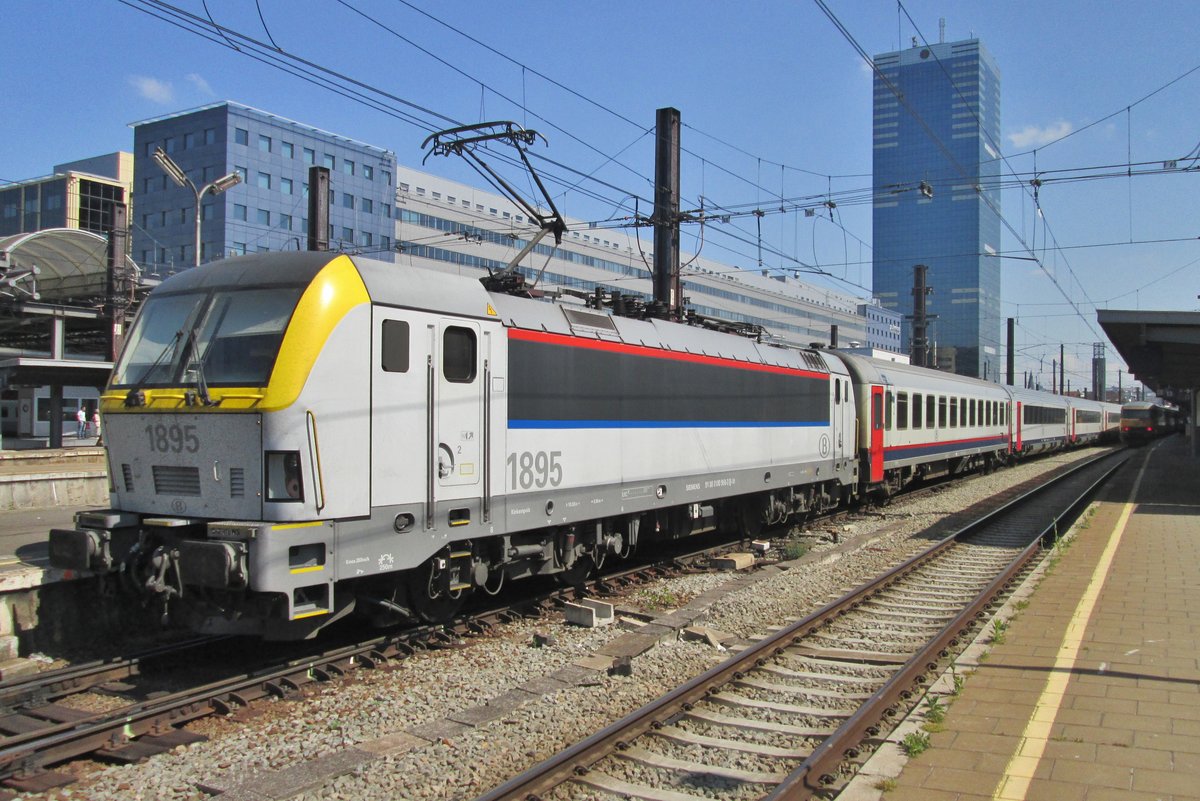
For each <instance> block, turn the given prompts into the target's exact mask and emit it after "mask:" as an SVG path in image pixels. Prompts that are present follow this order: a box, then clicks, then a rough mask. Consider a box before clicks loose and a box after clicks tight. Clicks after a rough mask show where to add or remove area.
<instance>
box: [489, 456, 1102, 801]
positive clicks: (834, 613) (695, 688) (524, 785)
mask: <svg viewBox="0 0 1200 801" xmlns="http://www.w3.org/2000/svg"><path fill="white" fill-rule="evenodd" d="M1111 456H1112V453H1106V454H1102V455H1100V456H1098V457H1096V458H1095V459H1090V460H1088V461H1086V462H1083V463H1081V464H1079V465H1075V466H1073V467H1072V468H1071V469H1069V470H1067V471H1064V472H1063V473H1061V474H1059V475H1058V476H1056V477H1054V478H1053V479H1051V480H1050V481H1048V482H1046V483H1044V484H1041V485H1039V486H1038V487H1035V488H1034V489H1032V490H1030V491H1028V492H1025V493H1022V494H1021V495H1019V496H1017V497H1016V498H1013V499H1012V500H1010V501H1008V502H1007V503H1005V504H1003V505H1002V506H1000V507H998V508H997V509H994V510H992V511H990V512H988V513H987V514H985V515H983V516H982V517H980V518H979V519H977V520H975V521H973V522H971V523H969V524H967V525H966V526H964V527H963V528H961V529H959V530H958V531H956V532H953V533H951V534H950V535H948V536H947V537H945V538H944V539H942V540H940V541H939V542H937V543H934V544H933V545H931V546H930V547H929V548H927V549H926V550H925V551H922V552H921V553H919V554H916V555H914V556H912V557H910V558H909V559H907V560H906V561H905V562H903V563H901V564H900V565H898V566H896V567H894V568H892V569H891V570H889V571H887V572H885V573H884V574H882V575H880V576H878V577H876V578H875V579H873V580H871V581H869V582H867V583H865V584H863V585H861V586H859V587H857V588H855V589H854V590H851V591H850V592H849V593H848V594H846V595H845V596H843V597H842V598H839V599H836V600H834V601H831V602H830V603H828V604H826V605H825V606H823V607H822V608H821V609H819V610H817V611H816V612H813V613H812V614H810V615H808V616H807V617H805V618H804V619H802V620H800V621H798V622H796V623H794V624H792V625H791V626H788V627H785V628H783V629H781V630H780V631H778V632H776V633H774V634H772V635H770V636H768V637H766V638H764V639H762V640H760V641H759V642H758V643H756V644H755V645H754V646H752V647H750V648H747V649H746V650H744V651H742V652H741V653H739V654H736V655H734V656H732V657H730V658H729V659H728V660H726V661H725V662H723V663H721V664H719V665H717V666H715V667H713V668H711V669H710V670H708V671H706V672H705V673H703V674H701V675H699V676H697V677H695V678H693V679H691V680H690V681H688V682H686V683H685V684H683V685H681V686H679V687H677V688H676V689H674V690H672V691H671V692H669V693H667V694H666V695H664V696H662V697H661V698H659V699H658V700H656V701H653V702H651V703H650V704H647V705H646V706H643V707H642V708H641V709H638V710H635V711H634V712H632V713H630V714H629V715H627V716H626V717H624V718H622V719H621V720H619V721H617V722H616V723H614V724H612V725H611V726H608V727H606V728H604V729H603V730H601V731H599V732H596V733H595V734H593V735H591V736H590V737H588V738H586V739H584V740H582V741H580V742H578V743H576V744H575V745H572V746H570V747H569V748H567V749H565V750H564V751H561V752H559V753H558V754H556V755H554V756H552V757H550V758H549V759H547V760H545V761H543V762H542V763H540V764H539V765H536V766H534V767H533V768H531V769H530V770H528V771H526V772H524V773H522V774H520V775H518V776H516V777H514V778H512V779H510V780H509V781H507V782H505V783H504V784H502V785H500V786H499V787H496V788H494V789H493V790H491V791H490V792H488V793H486V794H484V795H482V796H480V797H479V798H478V799H477V801H525V800H526V799H530V798H538V797H540V796H541V794H543V793H545V792H546V791H547V790H549V789H550V788H552V787H555V786H557V785H559V784H562V783H563V782H565V781H567V780H568V779H569V778H570V777H571V776H572V775H573V774H576V773H579V772H586V771H587V770H588V768H589V766H591V765H593V764H595V763H596V762H598V761H599V760H601V759H603V758H604V757H606V756H609V755H611V754H612V753H613V752H614V751H617V750H624V748H625V747H626V746H627V745H628V744H629V743H630V742H632V741H633V740H636V739H637V738H638V737H640V736H642V735H644V734H646V733H647V732H649V731H650V730H652V729H655V728H659V727H661V726H663V725H665V724H666V723H667V722H668V719H669V718H670V717H672V716H674V715H676V714H678V712H679V711H681V710H686V709H688V708H690V706H692V705H694V704H696V703H697V702H699V701H701V700H703V699H704V698H705V697H706V696H709V695H711V694H713V693H716V692H717V691H718V690H719V689H720V688H721V686H722V685H724V684H727V683H729V682H730V681H732V680H736V679H739V678H741V677H742V676H743V675H744V674H745V672H746V671H748V670H750V669H752V668H754V667H758V666H761V665H763V664H765V663H766V662H767V661H768V660H770V659H771V658H773V657H776V656H779V655H781V654H782V653H783V652H784V651H785V650H786V648H787V647H789V646H790V645H793V644H795V643H797V642H799V641H800V640H802V639H803V638H804V637H806V636H807V635H809V634H810V633H812V632H814V631H816V630H817V629H820V628H823V627H825V626H828V625H830V624H832V623H833V622H834V621H835V620H837V618H838V617H840V616H841V615H844V614H846V613H848V612H849V611H851V610H852V609H854V608H856V607H858V606H860V605H861V603H862V601H863V600H864V599H865V598H866V597H868V596H870V595H872V594H874V593H876V592H878V591H879V590H881V589H883V588H885V587H887V586H888V585H890V584H892V583H894V582H896V581H897V580H899V579H900V578H902V577H903V576H905V575H907V574H909V573H911V572H913V571H914V570H916V569H918V568H920V567H921V566H923V565H924V564H926V563H927V562H930V561H932V560H934V559H936V558H937V557H938V556H940V555H941V554H942V553H943V552H944V551H946V550H948V549H950V548H953V547H954V546H955V545H956V544H957V543H958V542H959V541H961V540H962V539H965V538H967V537H969V536H971V535H972V534H973V533H975V532H977V531H979V530H980V529H981V528H983V527H984V526H986V525H988V524H990V523H992V522H994V521H995V520H997V519H998V518H999V517H1000V516H1002V515H1004V514H1005V513H1007V512H1008V511H1010V510H1012V509H1015V507H1016V506H1017V505H1019V504H1021V503H1024V502H1025V501H1027V500H1029V499H1031V498H1033V497H1035V496H1038V495H1041V494H1043V493H1045V492H1047V491H1049V490H1050V489H1051V488H1053V487H1057V486H1060V485H1061V483H1062V482H1064V481H1066V480H1067V479H1068V478H1070V477H1072V476H1074V475H1075V474H1076V473H1078V472H1080V471H1082V470H1085V469H1088V468H1089V467H1091V466H1093V465H1095V464H1096V463H1097V462H1099V461H1101V460H1103V459H1106V458H1109V457H1111ZM1123 463H1124V460H1121V462H1120V463H1119V464H1117V465H1116V466H1114V467H1113V468H1111V469H1110V470H1108V471H1107V472H1106V473H1105V474H1104V476H1103V477H1102V478H1101V479H1100V480H1098V481H1096V482H1093V483H1092V484H1090V485H1089V488H1088V492H1092V491H1094V490H1095V488H1096V487H1098V486H1099V484H1100V483H1101V482H1102V481H1103V480H1105V479H1107V477H1108V476H1110V475H1111V474H1112V472H1113V471H1115V470H1116V469H1117V468H1118V467H1120V464H1123ZM1085 494H1087V493H1085ZM1079 503H1080V501H1079V499H1076V501H1075V502H1074V503H1072V504H1071V507H1070V508H1071V509H1074V508H1076V507H1077V506H1078V505H1079ZM1064 514H1065V513H1064ZM1061 519H1063V515H1057V516H1055V517H1054V518H1053V519H1052V520H1051V521H1050V522H1049V523H1048V524H1047V526H1046V529H1045V530H1044V531H1043V532H1042V533H1041V534H1040V535H1039V536H1038V537H1037V538H1036V539H1035V540H1034V541H1033V543H1031V545H1030V546H1029V547H1028V548H1026V549H1025V550H1024V551H1023V552H1022V554H1032V553H1035V552H1036V550H1037V549H1038V548H1040V547H1041V539H1042V537H1043V536H1045V534H1046V532H1048V531H1053V530H1055V528H1056V526H1057V525H1058V522H1059V521H1060V520H1061ZM1028 558H1031V556H1030V557H1028ZM1028 558H1026V559H1025V560H1023V561H1022V560H1021V559H1020V558H1018V560H1017V561H1021V562H1022V564H1024V562H1027V561H1028ZM1014 564H1015V563H1014ZM1019 570H1020V567H1016V568H1012V569H1011V573H1010V571H1005V575H1004V576H1002V577H998V578H997V579H996V580H995V581H993V582H992V585H990V586H989V587H988V589H987V590H985V592H984V593H982V594H981V597H982V596H987V599H988V600H985V601H984V602H983V603H981V604H978V605H976V604H972V605H971V607H972V609H973V611H972V612H971V614H970V615H965V614H963V615H960V616H959V617H958V618H956V619H955V621H954V622H952V623H951V624H950V625H949V626H947V627H946V629H945V630H944V631H943V633H942V635H940V636H938V637H936V639H935V640H934V643H933V645H931V646H927V647H926V648H924V649H922V651H921V652H920V653H918V654H917V655H916V656H914V657H913V658H912V659H910V660H909V662H908V663H907V664H906V666H905V667H904V668H902V669H901V671H900V674H901V675H897V676H896V677H894V678H893V679H892V680H891V681H889V682H888V683H887V684H885V685H884V687H883V688H881V689H880V690H879V691H878V692H877V693H875V694H874V695H873V696H872V699H871V700H869V701H867V702H866V704H867V705H869V706H870V711H868V712H864V711H862V710H861V709H860V711H859V712H858V713H856V714H855V715H853V716H851V718H850V719H849V720H847V721H846V723H845V724H843V726H842V727H839V730H838V732H840V731H841V729H843V728H848V729H849V728H850V727H851V724H853V732H854V733H853V734H851V733H849V732H848V733H847V734H845V735H841V736H839V734H838V732H834V733H833V734H832V735H830V737H831V738H835V737H836V738H837V739H835V740H833V742H832V743H830V744H829V746H828V747H825V748H822V747H821V746H818V748H817V749H816V750H814V753H813V755H812V756H810V757H809V758H808V759H807V760H805V762H804V763H802V764H801V766H800V767H798V768H797V769H796V771H794V772H793V773H792V774H789V776H788V777H787V779H785V780H784V781H785V783H786V784H787V786H788V788H789V789H788V792H789V793H791V792H795V789H794V788H797V787H805V786H806V785H805V782H807V781H808V780H809V776H810V775H816V776H818V777H822V776H826V775H831V774H827V773H824V772H822V771H827V770H829V767H828V766H829V765H830V764H835V763H839V762H840V761H841V759H842V758H843V755H844V753H845V751H846V750H848V749H849V748H850V747H851V746H849V745H847V744H848V743H849V742H850V740H851V739H853V738H855V737H857V739H853V742H854V745H857V744H858V743H859V742H861V740H862V739H863V738H862V733H864V732H868V729H869V728H871V727H873V726H877V725H878V723H879V721H880V720H881V719H882V717H883V716H885V715H886V712H887V710H888V709H890V708H891V707H893V706H894V705H895V703H896V700H895V699H896V698H899V696H900V695H901V693H911V687H912V686H913V684H914V683H916V680H917V679H918V678H920V677H922V676H923V675H924V674H925V673H926V672H928V671H929V670H930V669H931V668H930V664H934V665H936V662H937V660H935V659H931V655H933V654H937V655H939V656H940V655H941V653H942V652H943V651H944V650H945V649H946V647H947V644H948V643H949V642H950V641H952V640H954V639H955V638H957V637H958V636H961V631H962V630H963V629H965V628H966V626H965V625H964V624H965V621H969V620H970V619H972V618H974V617H975V614H976V613H977V612H978V611H979V610H980V609H982V608H983V607H984V606H986V605H987V604H988V603H989V602H990V600H991V599H992V598H994V596H995V595H996V594H998V592H999V591H1000V590H1002V589H1003V587H1004V585H1005V584H1006V583H1008V582H1009V581H1011V576H1012V575H1015V574H1016V573H1017V572H1019ZM1001 578H1003V580H1001ZM934 645H936V647H934ZM910 666H911V667H910ZM902 676H903V678H902ZM885 693H886V695H885ZM877 698H878V699H880V700H876V699H877ZM885 699H886V700H885ZM825 742H826V743H829V742H830V741H829V739H827V740H826V741H825ZM818 752H821V753H822V754H823V755H822V756H821V758H820V760H819V761H818V760H816V757H817V754H818ZM833 756H836V759H833V758H832V757H833ZM823 789H825V785H824V784H819V786H818V787H817V789H816V790H813V791H812V792H816V791H819V790H823ZM810 795H811V793H810ZM771 797H772V798H774V797H775V796H774V795H773V796H771ZM799 797H805V796H802V795H786V796H782V795H781V796H779V798H781V799H782V798H789V799H790V798H799Z"/></svg>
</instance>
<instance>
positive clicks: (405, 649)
mask: <svg viewBox="0 0 1200 801" xmlns="http://www.w3.org/2000/svg"><path fill="white" fill-rule="evenodd" d="M944 488H945V485H940V486H939V485H933V486H931V487H926V488H923V489H922V490H920V491H918V493H916V494H914V495H913V497H916V496H917V495H919V494H923V493H925V492H937V491H940V490H941V489H944ZM1007 494H1008V493H1007V492H1006V493H1002V494H1001V496H998V498H997V501H999V500H1003V499H1004V498H1005V497H1006V496H1007ZM993 505H995V504H993ZM844 517H845V514H844V513H843V514H842V515H841V516H839V517H836V518H833V517H831V518H829V519H828V520H817V521H814V522H816V523H817V524H821V523H824V522H838V521H840V520H841V519H842V518H844ZM729 548H730V545H729V544H728V543H726V544H722V545H717V546H715V547H714V546H711V545H710V546H706V547H703V548H699V549H692V550H689V551H686V552H684V551H681V552H679V553H676V554H675V555H674V556H672V557H669V558H668V559H666V560H664V561H662V562H659V563H656V564H643V565H637V566H634V567H631V568H627V569H624V570H619V571H616V572H608V573H606V575H604V576H603V577H601V578H598V579H594V580H592V581H589V582H588V583H587V584H586V585H585V586H584V587H582V588H563V589H559V590H555V591H550V592H544V593H541V594H539V595H537V596H534V597H532V598H522V599H520V600H518V601H516V602H515V603H512V604H510V605H505V606H497V607H492V608H488V609H485V610H482V611H480V612H478V613H476V614H473V615H470V616H467V617H464V618H461V619H459V620H456V621H455V622H454V623H453V624H452V625H448V626H424V627H417V628H411V629H406V630H404V631H402V632H397V633H394V634H389V635H387V636H379V637H372V638H370V639H368V640H366V641H363V642H357V643H353V644H347V645H342V646H339V647H336V648H333V649H330V650H327V651H325V652H322V653H316V654H314V653H308V652H304V653H302V654H301V655H300V656H292V657H291V658H285V659H278V658H274V659H260V660H257V662H256V663H255V664H254V666H252V667H246V663H245V662H243V667H242V668H241V669H240V672H237V673H236V674H235V675H225V676H222V677H221V678H219V679H216V680H213V681H209V682H208V683H206V684H204V686H201V687H193V688H189V689H187V690H182V691H178V692H162V691H161V690H159V691H158V692H156V693H153V695H152V697H146V698H142V696H147V695H148V693H147V692H146V691H145V690H144V688H142V687H139V686H138V685H137V682H139V681H140V680H142V679H144V678H145V673H146V672H149V673H150V674H151V675H152V676H154V675H160V674H161V673H162V672H163V670H162V667H163V665H170V664H176V663H177V662H178V660H180V659H181V658H186V654H187V653H188V652H193V653H194V652H195V651H196V649H199V648H203V647H206V646H210V645H212V644H213V643H214V642H215V641H216V640H221V639H227V638H197V639H194V640H189V641H186V642H182V643H176V644H171V645H164V646H160V647H156V648H154V649H150V650H147V651H144V652H141V653H139V654H135V655H132V656H127V657H120V658H114V659H109V660H100V661H95V662H91V663H87V664H84V665H77V666H70V667H67V668H63V669H60V670H53V671H44V672H42V673H39V674H36V675H34V676H31V677H27V678H23V679H18V680H13V681H10V682H3V683H0V782H3V784H5V785H7V786H8V787H11V788H14V789H18V790H24V791H31V792H37V791H44V790H48V789H51V788H53V787H56V786H60V785H63V784H66V783H68V782H70V781H71V780H72V779H73V777H71V776H69V775H67V774H62V773H57V772H54V771H51V770H48V768H49V767H50V766H53V765H55V764H58V763H61V762H65V761H68V760H72V759H78V758H82V757H93V758H97V759H102V760H105V761H115V762H135V761H139V760H141V759H144V758H146V757H149V756H153V755H154V754H157V753H161V752H163V751H166V750H168V749H171V748H173V747H175V746H177V745H180V744H183V743H190V742H195V741H197V740H200V739H203V737H202V736H199V735H195V734H193V733H190V732H188V731H186V730H183V729H181V728H180V727H181V726H183V725H184V724H186V723H188V722H191V721H193V720H196V719H199V718H202V717H205V716H208V715H212V714H227V713H229V712H232V711H234V710H235V709H237V708H240V707H244V706H247V705H249V704H250V703H253V702H254V701H255V700H258V699H261V698H266V697H272V696H273V697H287V696H291V695H294V694H295V693H298V692H299V691H300V690H301V689H302V688H304V687H306V686H308V685H311V684H312V683H314V682H321V681H328V680H330V679H334V678H337V677H339V676H341V675H343V674H345V673H347V672H349V671H352V670H354V669H357V668H368V669H370V668H374V667H377V666H380V665H383V664H386V663H388V662H390V661H392V660H395V659H402V658H404V657H406V656H408V655H410V654H412V653H414V652H416V651H418V650H428V649H436V648H446V647H456V646H458V645H459V644H460V643H461V641H462V640H463V639H464V638H468V637H472V636H478V635H482V634H486V633H487V632H489V631H490V630H491V629H492V628H493V627H494V626H496V625H498V624H502V623H503V622H505V621H506V620H512V619H517V618H521V617H531V616H537V615H540V614H542V613H544V612H546V611H549V610H551V609H553V608H555V607H556V606H561V604H562V603H564V602H565V601H568V600H578V598H579V597H580V596H593V597H604V596H611V595H613V594H619V593H620V592H621V591H622V590H624V589H627V588H628V587H629V586H630V585H633V586H636V585H640V584H643V583H645V582H647V581H653V580H657V579H660V578H664V577H667V576H668V575H671V574H673V573H678V572H679V570H680V569H681V568H685V566H686V565H688V564H690V563H692V562H694V561H696V560H703V559H704V558H705V557H707V556H710V555H711V554H712V553H713V552H715V551H718V550H721V549H725V550H728V549H729ZM172 660H176V661H175V662H172ZM247 661H249V660H247ZM227 663H228V661H227V660H226V664H227ZM147 666H151V667H153V668H154V669H153V670H150V671H147ZM96 688H101V689H106V690H109V691H110V692H109V694H112V695H116V696H118V697H128V698H139V700H136V701H133V702H132V703H129V704H127V705H125V706H122V707H120V708H117V709H113V710H110V711H107V712H102V713H93V712H87V711H84V710H81V709H78V708H73V707H71V706H69V705H64V704H61V703H56V702H57V701H59V700H61V699H63V698H65V697H67V696H70V695H73V694H76V693H80V692H85V691H88V690H91V689H96Z"/></svg>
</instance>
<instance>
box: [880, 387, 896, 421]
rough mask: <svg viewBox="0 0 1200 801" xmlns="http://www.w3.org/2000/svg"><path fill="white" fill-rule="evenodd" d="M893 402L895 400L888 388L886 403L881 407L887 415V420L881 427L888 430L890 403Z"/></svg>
mask: <svg viewBox="0 0 1200 801" xmlns="http://www.w3.org/2000/svg"><path fill="white" fill-rule="evenodd" d="M893 403H895V401H894V400H893V399H892V391H891V390H890V389H889V390H888V391H887V403H886V405H885V406H884V407H883V411H884V414H885V415H886V417H887V420H886V422H885V423H884V424H883V427H884V428H886V429H887V430H888V431H891V430H892V404H893Z"/></svg>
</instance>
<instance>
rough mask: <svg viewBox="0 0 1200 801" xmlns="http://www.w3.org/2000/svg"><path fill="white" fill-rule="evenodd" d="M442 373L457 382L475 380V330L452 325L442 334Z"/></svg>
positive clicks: (462, 382) (448, 379) (447, 378)
mask: <svg viewBox="0 0 1200 801" xmlns="http://www.w3.org/2000/svg"><path fill="white" fill-rule="evenodd" d="M442 375H444V376H446V380H447V381H451V382H454V383H457V384H469V383H471V382H472V381H474V380H475V332H474V331H472V330H471V329H470V328H460V327H459V326H453V325H452V326H449V327H447V328H446V331H445V333H443V334H442Z"/></svg>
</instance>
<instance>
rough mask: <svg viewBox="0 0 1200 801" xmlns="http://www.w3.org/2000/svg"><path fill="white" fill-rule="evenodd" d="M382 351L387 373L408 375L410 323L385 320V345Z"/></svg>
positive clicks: (384, 367) (383, 344)
mask: <svg viewBox="0 0 1200 801" xmlns="http://www.w3.org/2000/svg"><path fill="white" fill-rule="evenodd" d="M380 350H381V352H382V357H383V359H382V360H383V369H384V371H385V372H388V373H407V372H408V323H407V322H405V321H404V320H384V321H383V343H382V346H381V348H380Z"/></svg>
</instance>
